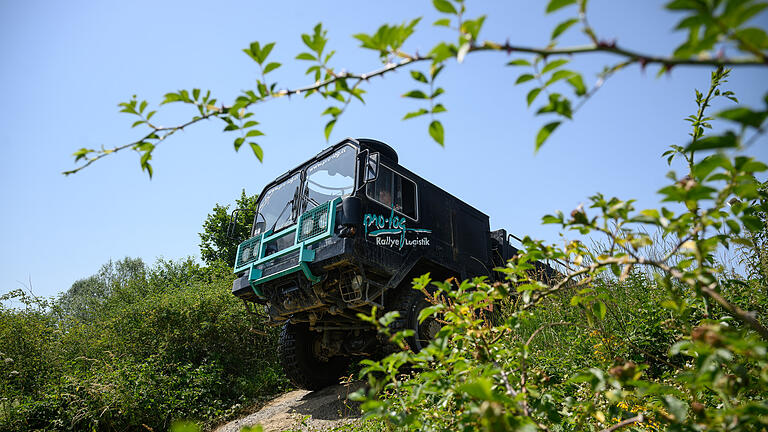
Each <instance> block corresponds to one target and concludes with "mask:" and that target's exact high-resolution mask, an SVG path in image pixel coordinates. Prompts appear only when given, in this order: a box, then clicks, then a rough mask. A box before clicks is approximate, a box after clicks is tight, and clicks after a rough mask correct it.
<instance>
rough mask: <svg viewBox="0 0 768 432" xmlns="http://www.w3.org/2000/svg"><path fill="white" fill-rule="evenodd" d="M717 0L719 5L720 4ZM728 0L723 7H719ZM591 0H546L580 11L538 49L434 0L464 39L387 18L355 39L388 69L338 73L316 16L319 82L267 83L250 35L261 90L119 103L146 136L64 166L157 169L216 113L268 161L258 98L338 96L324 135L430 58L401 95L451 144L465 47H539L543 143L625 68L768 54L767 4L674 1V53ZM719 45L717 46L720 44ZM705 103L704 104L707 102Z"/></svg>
mask: <svg viewBox="0 0 768 432" xmlns="http://www.w3.org/2000/svg"><path fill="white" fill-rule="evenodd" d="M710 3H713V4H714V6H713V4H710ZM721 3H722V4H724V6H722V5H720V6H718V5H719V4H721ZM586 4H587V2H586V1H585V0H550V1H549V2H548V4H547V8H546V12H547V13H552V12H555V11H557V10H560V9H562V8H565V7H567V6H571V5H576V6H577V9H576V16H575V17H573V18H569V19H567V20H565V21H563V22H561V23H560V24H558V25H557V26H556V27H555V29H554V30H553V32H552V34H551V42H550V43H549V44H548V45H546V46H543V47H533V46H523V45H517V44H513V43H511V42H510V41H509V40H507V41H505V42H494V41H482V42H481V39H480V31H481V30H482V27H483V24H484V22H485V19H486V17H485V16H480V17H477V18H475V19H468V18H467V16H466V14H467V10H466V5H465V3H464V1H459V0H433V5H434V7H435V9H436V10H437V11H438V12H440V13H442V14H444V15H446V16H447V18H442V19H439V20H437V21H436V22H435V23H434V24H433V26H435V27H438V28H440V27H445V28H448V29H450V30H452V31H455V32H457V33H458V41H457V42H455V43H454V42H449V41H443V42H440V43H438V44H436V45H435V46H434V47H433V48H432V49H431V50H430V51H429V52H428V54H426V55H421V54H419V53H418V51H416V52H413V53H409V52H407V51H406V50H405V48H404V46H405V44H406V42H407V41H408V39H409V38H410V37H411V36H412V35H413V34H414V33H415V31H416V26H417V25H418V23H419V22H420V18H417V19H413V20H411V21H408V22H403V23H401V24H394V25H390V24H385V25H382V26H381V27H379V28H378V29H377V31H376V32H374V33H373V34H364V33H361V34H356V35H354V37H355V38H356V39H357V40H359V41H360V43H361V45H360V47H361V48H363V49H367V50H372V51H375V52H377V53H378V55H379V58H380V60H381V61H382V63H383V66H382V67H379V68H376V69H373V70H371V71H369V72H367V73H352V72H348V71H346V70H345V69H341V70H340V71H338V70H337V69H336V68H334V67H333V66H332V65H331V64H330V61H331V60H332V58H333V56H334V54H335V51H333V50H330V51H328V50H327V44H328V38H327V30H325V29H324V28H323V27H322V24H318V25H316V26H315V27H314V29H313V31H312V32H311V33H309V34H302V35H301V38H302V41H303V43H304V44H305V46H306V47H307V48H308V50H307V51H304V52H301V53H299V54H298V55H297V56H296V57H295V59H296V60H299V61H308V62H311V65H310V66H309V67H308V68H307V70H306V74H307V75H308V76H310V77H312V78H313V83H311V84H309V85H305V86H301V87H296V88H290V87H289V88H284V89H278V84H277V82H270V81H269V80H268V79H267V74H269V73H271V72H273V71H275V70H276V69H278V68H279V67H281V64H280V63H278V62H273V61H268V57H269V56H270V54H271V53H272V51H273V48H274V47H275V43H274V42H271V43H267V44H264V45H262V44H260V43H259V42H253V43H252V44H250V46H249V47H248V48H245V49H243V51H244V52H245V53H246V54H247V55H248V56H249V57H250V58H251V59H252V60H253V61H254V62H256V64H257V67H258V70H259V75H260V79H258V80H257V85H256V88H255V89H253V90H246V91H244V92H243V93H242V94H241V95H240V96H238V97H237V98H236V99H235V101H234V102H233V103H231V104H229V105H225V104H221V105H217V102H216V99H214V98H211V97H210V92H206V94H205V96H203V97H201V91H200V90H199V89H193V90H192V92H191V94H190V92H189V91H187V90H180V91H178V92H172V93H168V94H166V95H165V99H164V100H163V102H162V103H161V105H163V104H167V103H172V102H181V103H184V104H190V105H193V106H194V107H195V108H196V111H197V115H195V116H194V117H192V118H191V119H190V120H189V121H186V122H184V123H182V124H179V125H176V126H170V127H160V126H157V125H156V124H154V123H151V122H150V119H151V118H152V116H153V115H154V114H155V113H156V111H149V112H148V113H147V114H146V115H145V114H144V113H145V110H146V108H147V105H148V104H147V102H146V101H141V102H139V101H138V100H136V98H135V97H133V98H132V99H131V100H130V101H129V102H124V103H121V104H119V106H120V107H121V108H122V109H121V112H125V113H128V114H131V115H134V116H137V117H138V120H136V121H135V122H134V123H133V125H132V127H137V126H145V127H148V128H149V131H148V132H147V133H146V134H145V135H144V136H142V137H141V138H140V139H138V140H136V141H133V142H131V143H128V144H124V145H119V146H115V147H112V148H104V147H102V148H100V149H92V148H81V149H79V150H78V151H77V152H75V153H74V154H73V156H74V157H75V163H79V162H81V163H82V164H81V165H80V166H77V167H76V168H74V169H72V170H68V171H65V172H64V174H65V175H69V174H74V173H76V172H79V171H81V170H82V169H84V168H85V167H87V166H90V165H91V164H92V163H94V162H96V161H97V160H100V159H102V158H104V157H105V156H107V155H110V154H114V153H118V152H120V151H122V150H125V149H132V150H135V151H137V152H139V153H140V154H141V158H140V163H141V167H142V169H143V170H146V171H147V172H148V174H149V175H150V177H151V176H152V166H151V165H150V163H149V161H150V160H151V157H152V152H153V151H154V150H155V149H156V148H157V146H158V145H159V144H160V143H162V142H163V141H165V140H166V139H167V138H169V137H170V136H171V135H173V134H175V133H176V132H178V131H180V130H184V129H185V128H187V127H188V126H191V125H193V124H196V123H199V122H201V121H202V120H208V119H211V118H218V119H219V120H222V121H223V122H225V123H226V126H225V128H224V131H226V132H235V131H237V132H239V136H238V137H237V138H235V139H234V141H233V144H234V148H235V150H236V151H237V150H239V149H240V147H241V146H242V145H243V144H245V143H248V144H249V146H250V147H251V149H252V150H253V152H254V154H255V155H256V157H257V158H258V159H259V160H260V161H262V160H263V150H262V148H261V146H260V145H259V144H258V143H257V142H255V141H254V139H255V138H256V137H259V136H262V135H264V133H263V132H262V131H261V130H259V129H256V128H255V126H257V125H258V124H259V123H258V122H257V121H256V120H253V119H251V117H252V116H254V115H255V113H254V112H253V109H254V108H255V107H256V105H258V104H262V103H265V102H268V101H270V100H273V99H277V98H281V97H285V96H288V97H290V96H298V95H304V96H305V97H309V96H311V95H315V94H317V95H320V96H321V97H322V98H324V99H330V100H333V101H336V102H337V103H338V104H333V105H331V106H329V107H327V108H326V109H325V110H324V111H323V112H322V115H328V116H329V117H330V120H329V121H328V122H327V123H326V125H325V127H324V134H325V138H326V140H328V139H329V138H330V134H331V133H332V131H333V128H334V127H335V125H336V124H337V122H338V120H339V118H340V117H341V115H342V114H343V113H344V112H345V111H346V109H347V108H348V106H349V105H350V103H351V102H352V101H353V100H358V101H360V102H361V103H365V100H364V97H363V95H364V93H365V90H364V89H363V88H362V87H363V85H364V84H367V83H369V81H370V80H371V78H374V77H377V76H383V75H385V74H387V73H389V72H394V71H396V70H398V69H403V68H407V67H409V66H411V65H414V64H416V63H421V62H430V63H431V65H430V68H429V74H426V73H424V72H421V71H417V70H411V76H412V77H413V78H414V80H416V81H417V82H419V83H421V84H426V85H428V86H429V94H427V93H424V92H423V91H421V90H418V89H417V90H412V91H409V92H407V93H405V94H404V95H403V96H404V97H408V98H415V99H424V100H426V101H427V102H428V103H429V106H428V107H424V108H420V109H419V110H417V111H413V112H409V113H407V114H406V115H405V116H404V118H403V119H404V120H405V119H411V118H415V117H419V116H422V115H425V114H429V115H430V119H431V120H430V123H429V126H428V132H429V135H430V136H431V137H432V139H433V140H435V141H436V142H437V143H438V144H440V145H444V144H445V131H444V127H443V125H442V123H441V122H440V121H439V120H437V118H436V117H435V115H436V114H439V113H442V112H444V111H446V108H445V107H444V106H443V104H441V103H435V98H437V97H438V96H440V95H441V94H443V93H444V89H443V88H442V87H436V86H435V79H436V78H437V76H438V74H439V73H440V71H441V70H442V69H443V68H444V67H445V66H446V65H447V62H448V60H450V59H456V61H457V63H462V62H463V61H464V60H465V59H466V58H467V56H468V55H470V54H474V53H478V52H498V53H502V54H507V55H510V54H513V53H525V54H533V58H532V59H530V60H529V59H515V60H512V61H510V62H508V63H507V64H508V65H510V66H529V67H532V68H533V73H523V74H521V75H519V76H518V77H517V79H516V80H515V82H514V83H515V84H522V83H526V82H528V81H531V80H534V79H536V80H537V82H538V83H539V85H538V86H537V87H535V88H533V89H531V90H530V91H529V92H528V94H527V95H526V101H527V104H528V106H531V105H532V104H533V103H534V101H535V100H536V98H537V96H538V95H539V94H540V93H542V92H544V93H545V94H547V102H546V103H545V104H544V105H542V106H540V107H539V108H538V109H537V111H536V115H554V116H556V117H558V119H557V120H555V121H550V122H548V123H546V124H545V125H544V126H543V127H542V128H541V129H540V130H539V132H538V134H537V136H536V141H535V144H536V146H535V148H536V149H537V150H538V149H539V148H540V147H541V146H542V145H543V144H544V142H545V141H546V140H547V139H548V138H549V136H551V134H552V133H553V132H554V131H555V129H557V128H558V127H559V126H560V125H561V123H562V122H563V120H570V119H572V117H573V114H574V113H575V112H576V111H578V109H579V108H580V107H581V106H583V105H584V103H585V102H586V101H587V100H589V99H590V98H591V97H592V96H593V95H594V94H595V93H596V91H597V90H598V89H599V88H601V87H602V85H603V83H604V82H605V80H606V79H607V78H608V77H609V76H611V75H612V74H613V73H615V72H617V71H619V70H622V69H624V68H626V67H627V66H630V65H633V64H638V65H640V66H641V67H643V68H645V67H647V66H648V65H659V66H660V73H662V72H665V71H667V72H668V71H670V70H671V69H672V68H673V67H676V66H715V67H724V66H756V67H766V66H768V56H767V55H766V52H768V51H767V50H768V35H766V33H765V31H764V30H762V29H759V28H756V27H746V26H745V25H746V23H747V22H748V21H749V20H750V19H751V18H753V17H754V16H755V15H756V14H757V13H759V12H760V11H762V10H763V9H764V8H765V7H766V5H767V4H768V3H765V2H759V1H756V0H747V1H741V0H738V1H737V0H727V1H724V2H708V1H705V0H673V1H670V2H669V3H668V4H667V8H668V9H670V10H672V11H681V12H683V13H685V14H686V15H685V17H684V18H683V19H682V20H681V21H680V23H679V24H678V26H677V29H678V30H687V31H688V33H689V36H688V39H687V40H686V41H685V42H684V43H683V44H681V45H680V46H679V47H677V49H676V50H675V51H674V53H673V54H672V55H669V56H660V55H652V54H648V53H642V52H638V51H635V50H632V49H628V48H625V47H623V46H621V45H619V44H618V43H617V42H616V41H615V40H610V41H607V40H606V39H601V38H599V37H598V36H597V32H596V31H595V30H594V29H593V28H592V27H591V26H590V24H589V21H588V20H587V8H586ZM576 24H581V26H582V29H581V30H582V32H583V33H584V34H585V35H586V36H587V38H588V40H589V43H588V44H586V45H576V46H569V47H558V46H557V39H558V38H559V37H560V36H561V35H562V34H564V33H565V32H566V31H568V30H569V29H570V28H571V27H573V26H574V25H576ZM725 43H730V44H732V45H733V46H734V48H735V49H736V50H738V51H741V52H742V53H744V54H745V55H743V56H726V55H725V54H724V50H723V48H724V45H723V44H725ZM715 49H718V50H717V51H716V52H715V51H714V50H715ZM597 53H608V54H613V55H615V56H618V57H621V58H622V60H621V61H620V62H618V63H617V64H615V65H613V66H610V67H606V68H605V69H604V71H603V72H602V73H600V74H599V75H598V79H597V82H596V84H595V85H594V86H593V87H592V88H590V89H588V88H587V87H586V86H585V84H584V78H583V76H582V75H581V74H580V73H579V72H576V71H573V70H568V69H564V68H563V66H565V65H566V64H567V63H568V62H569V58H570V57H573V56H580V55H590V54H597ZM539 64H541V67H539ZM558 83H567V84H568V85H569V86H570V87H572V89H573V91H574V95H575V97H576V98H577V99H578V103H576V104H574V103H573V102H572V101H571V100H570V98H569V97H568V96H565V95H564V94H562V93H561V92H556V91H550V89H552V88H553V87H554V86H555V85H557V84H558ZM704 102H705V103H706V101H704ZM700 121H703V120H700Z"/></svg>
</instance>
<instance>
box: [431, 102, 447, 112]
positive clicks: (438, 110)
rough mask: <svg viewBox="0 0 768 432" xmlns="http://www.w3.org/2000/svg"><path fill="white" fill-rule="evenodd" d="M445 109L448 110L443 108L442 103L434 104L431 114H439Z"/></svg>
mask: <svg viewBox="0 0 768 432" xmlns="http://www.w3.org/2000/svg"><path fill="white" fill-rule="evenodd" d="M446 111H448V110H447V109H445V107H444V106H443V104H435V107H434V108H432V114H439V113H441V112H446Z"/></svg>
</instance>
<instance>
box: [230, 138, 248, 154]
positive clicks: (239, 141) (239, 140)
mask: <svg viewBox="0 0 768 432" xmlns="http://www.w3.org/2000/svg"><path fill="white" fill-rule="evenodd" d="M244 142H245V138H243V137H237V138H235V141H234V142H233V145H234V146H235V151H240V147H242V145H243V143H244Z"/></svg>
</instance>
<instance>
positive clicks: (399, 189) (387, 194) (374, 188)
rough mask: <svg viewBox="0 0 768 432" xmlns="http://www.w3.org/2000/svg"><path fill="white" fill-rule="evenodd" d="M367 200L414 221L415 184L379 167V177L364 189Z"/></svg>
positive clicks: (383, 167) (387, 169)
mask: <svg viewBox="0 0 768 432" xmlns="http://www.w3.org/2000/svg"><path fill="white" fill-rule="evenodd" d="M366 194H367V195H368V197H369V198H371V199H373V200H375V201H378V202H379V203H381V204H383V205H385V206H387V207H389V208H391V207H392V206H393V205H394V208H395V211H397V212H400V213H402V214H404V215H406V216H409V217H411V218H413V219H416V183H414V182H413V181H411V180H409V179H407V178H405V177H403V176H401V175H400V174H398V173H396V172H393V171H392V170H391V169H389V168H387V167H385V166H384V165H381V166H380V167H379V177H378V178H377V179H376V181H375V182H373V183H369V184H368V186H367V187H366Z"/></svg>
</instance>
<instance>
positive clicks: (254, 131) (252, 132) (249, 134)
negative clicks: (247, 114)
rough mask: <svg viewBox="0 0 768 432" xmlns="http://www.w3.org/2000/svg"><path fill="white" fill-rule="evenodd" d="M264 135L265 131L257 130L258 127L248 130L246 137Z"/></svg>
mask: <svg viewBox="0 0 768 432" xmlns="http://www.w3.org/2000/svg"><path fill="white" fill-rule="evenodd" d="M262 135H264V133H263V132H262V131H260V130H256V129H251V130H249V131H248V133H247V134H245V137H246V138H250V137H257V136H262Z"/></svg>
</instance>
